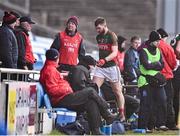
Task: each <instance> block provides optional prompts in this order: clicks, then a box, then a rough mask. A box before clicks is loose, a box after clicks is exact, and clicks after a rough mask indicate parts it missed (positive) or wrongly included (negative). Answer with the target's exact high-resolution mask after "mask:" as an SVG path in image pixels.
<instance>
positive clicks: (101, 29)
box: [96, 24, 106, 34]
mask: <svg viewBox="0 0 180 136" xmlns="http://www.w3.org/2000/svg"><path fill="white" fill-rule="evenodd" d="M105 27H106V25H104V24H99V25H98V26H96V31H97V33H98V34H103V33H104V32H105Z"/></svg>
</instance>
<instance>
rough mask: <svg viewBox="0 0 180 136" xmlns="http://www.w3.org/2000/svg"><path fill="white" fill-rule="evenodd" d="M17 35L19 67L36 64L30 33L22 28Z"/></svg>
mask: <svg viewBox="0 0 180 136" xmlns="http://www.w3.org/2000/svg"><path fill="white" fill-rule="evenodd" d="M15 34H16V38H17V43H18V67H23V66H26V64H27V63H31V64H34V62H35V58H34V56H33V51H32V45H31V42H30V38H29V34H28V32H27V31H26V30H24V29H23V28H21V27H20V28H19V29H18V30H17V31H16V32H15Z"/></svg>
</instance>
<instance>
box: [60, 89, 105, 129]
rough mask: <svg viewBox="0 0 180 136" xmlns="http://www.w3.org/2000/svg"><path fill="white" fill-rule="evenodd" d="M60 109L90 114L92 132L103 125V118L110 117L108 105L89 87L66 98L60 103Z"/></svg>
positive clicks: (89, 120)
mask: <svg viewBox="0 0 180 136" xmlns="http://www.w3.org/2000/svg"><path fill="white" fill-rule="evenodd" d="M59 107H64V108H68V109H70V110H74V111H77V112H83V111H86V112H87V114H88V123H89V126H90V129H91V130H94V129H96V128H99V127H100V125H101V116H102V117H103V118H106V117H107V116H108V104H107V102H106V101H105V100H104V99H102V98H101V97H100V96H99V95H98V93H97V92H96V91H95V90H94V89H93V88H92V87H87V88H84V89H83V90H81V91H77V92H75V93H72V94H69V95H67V96H65V97H64V98H63V99H62V100H60V102H59Z"/></svg>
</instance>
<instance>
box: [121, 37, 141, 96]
mask: <svg viewBox="0 0 180 136" xmlns="http://www.w3.org/2000/svg"><path fill="white" fill-rule="evenodd" d="M140 45H141V38H140V37H139V36H133V37H132V38H131V46H130V48H129V49H128V50H127V52H126V53H125V58H124V73H126V74H125V77H127V78H126V83H127V85H137V80H138V77H139V76H140V70H139V53H138V51H137V49H138V47H139V46H140ZM126 93H127V94H129V95H131V96H133V97H137V96H138V89H137V88H127V90H126Z"/></svg>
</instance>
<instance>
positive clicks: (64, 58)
mask: <svg viewBox="0 0 180 136" xmlns="http://www.w3.org/2000/svg"><path fill="white" fill-rule="evenodd" d="M78 23H79V21H78V18H77V17H76V16H72V17H70V18H69V19H68V20H67V23H66V29H65V31H62V32H59V33H58V34H57V36H56V38H55V40H54V42H53V44H52V45H51V48H55V49H57V50H58V51H59V53H60V55H59V68H60V70H65V71H70V70H71V68H72V67H73V66H76V65H77V64H78V59H79V61H80V59H81V58H82V57H83V56H85V46H84V45H83V38H82V36H81V34H80V33H79V32H78V30H77V27H78Z"/></svg>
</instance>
